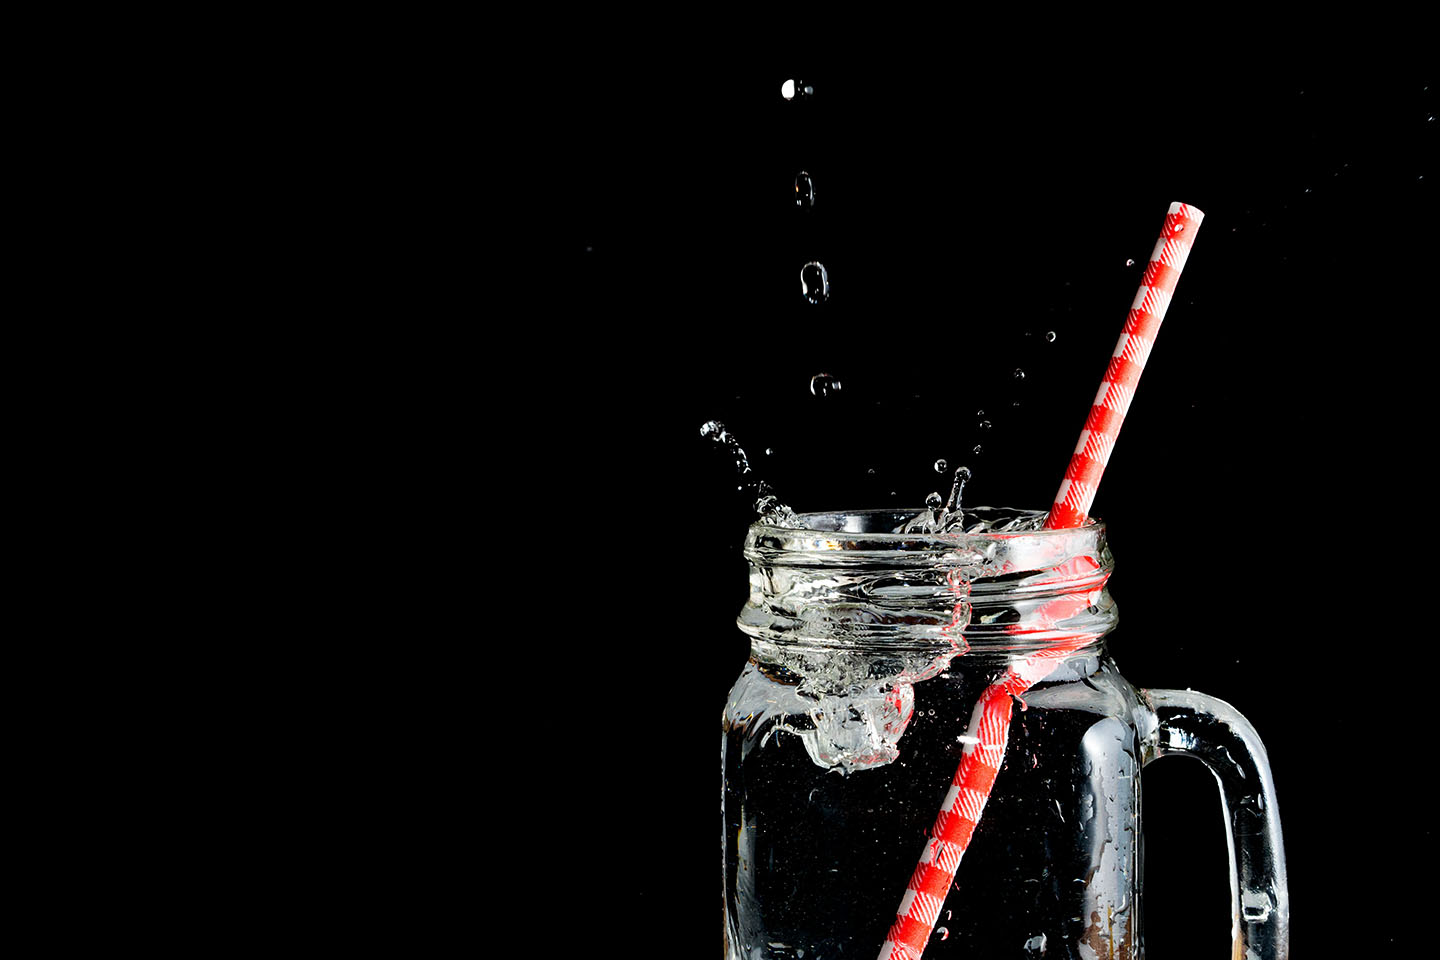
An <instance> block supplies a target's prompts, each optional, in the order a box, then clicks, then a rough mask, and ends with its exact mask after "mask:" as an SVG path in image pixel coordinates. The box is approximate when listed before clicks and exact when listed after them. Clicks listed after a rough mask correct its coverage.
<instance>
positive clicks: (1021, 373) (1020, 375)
mask: <svg viewBox="0 0 1440 960" xmlns="http://www.w3.org/2000/svg"><path fill="white" fill-rule="evenodd" d="M1015 379H1016V380H1024V379H1025V371H1024V370H1021V369H1020V368H1019V367H1016V368H1015Z"/></svg>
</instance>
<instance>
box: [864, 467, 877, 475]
mask: <svg viewBox="0 0 1440 960" xmlns="http://www.w3.org/2000/svg"><path fill="white" fill-rule="evenodd" d="M865 472H866V473H868V474H869V475H870V476H872V477H873V476H875V468H874V467H871V468H870V469H869V470H866V471H865Z"/></svg>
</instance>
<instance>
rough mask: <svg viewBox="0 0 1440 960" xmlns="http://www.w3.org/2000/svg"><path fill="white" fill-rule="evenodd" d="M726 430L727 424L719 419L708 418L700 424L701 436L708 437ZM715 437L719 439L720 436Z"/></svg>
mask: <svg viewBox="0 0 1440 960" xmlns="http://www.w3.org/2000/svg"><path fill="white" fill-rule="evenodd" d="M724 431H725V425H724V424H723V423H721V422H720V421H719V420H706V421H705V422H704V423H702V424H700V436H702V437H708V436H710V435H711V434H719V433H723V432H724ZM715 439H717V440H719V439H720V438H719V437H718V436H717V437H716V438H715Z"/></svg>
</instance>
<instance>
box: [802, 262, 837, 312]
mask: <svg viewBox="0 0 1440 960" xmlns="http://www.w3.org/2000/svg"><path fill="white" fill-rule="evenodd" d="M800 293H801V294H802V295H803V296H804V297H805V299H806V300H808V301H810V302H811V303H824V302H825V301H826V300H828V299H830V277H829V275H828V274H827V273H826V272H825V265H824V264H822V263H818V262H816V261H814V260H812V261H810V262H809V263H807V264H805V266H803V267H801V268H800Z"/></svg>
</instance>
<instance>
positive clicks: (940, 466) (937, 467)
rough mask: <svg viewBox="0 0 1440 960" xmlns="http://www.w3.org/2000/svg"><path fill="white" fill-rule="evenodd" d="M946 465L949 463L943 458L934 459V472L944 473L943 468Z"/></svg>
mask: <svg viewBox="0 0 1440 960" xmlns="http://www.w3.org/2000/svg"><path fill="white" fill-rule="evenodd" d="M948 466H949V464H948V463H946V462H945V461H944V459H940V460H936V461H935V472H936V473H944V472H945V468H946V467H948Z"/></svg>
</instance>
